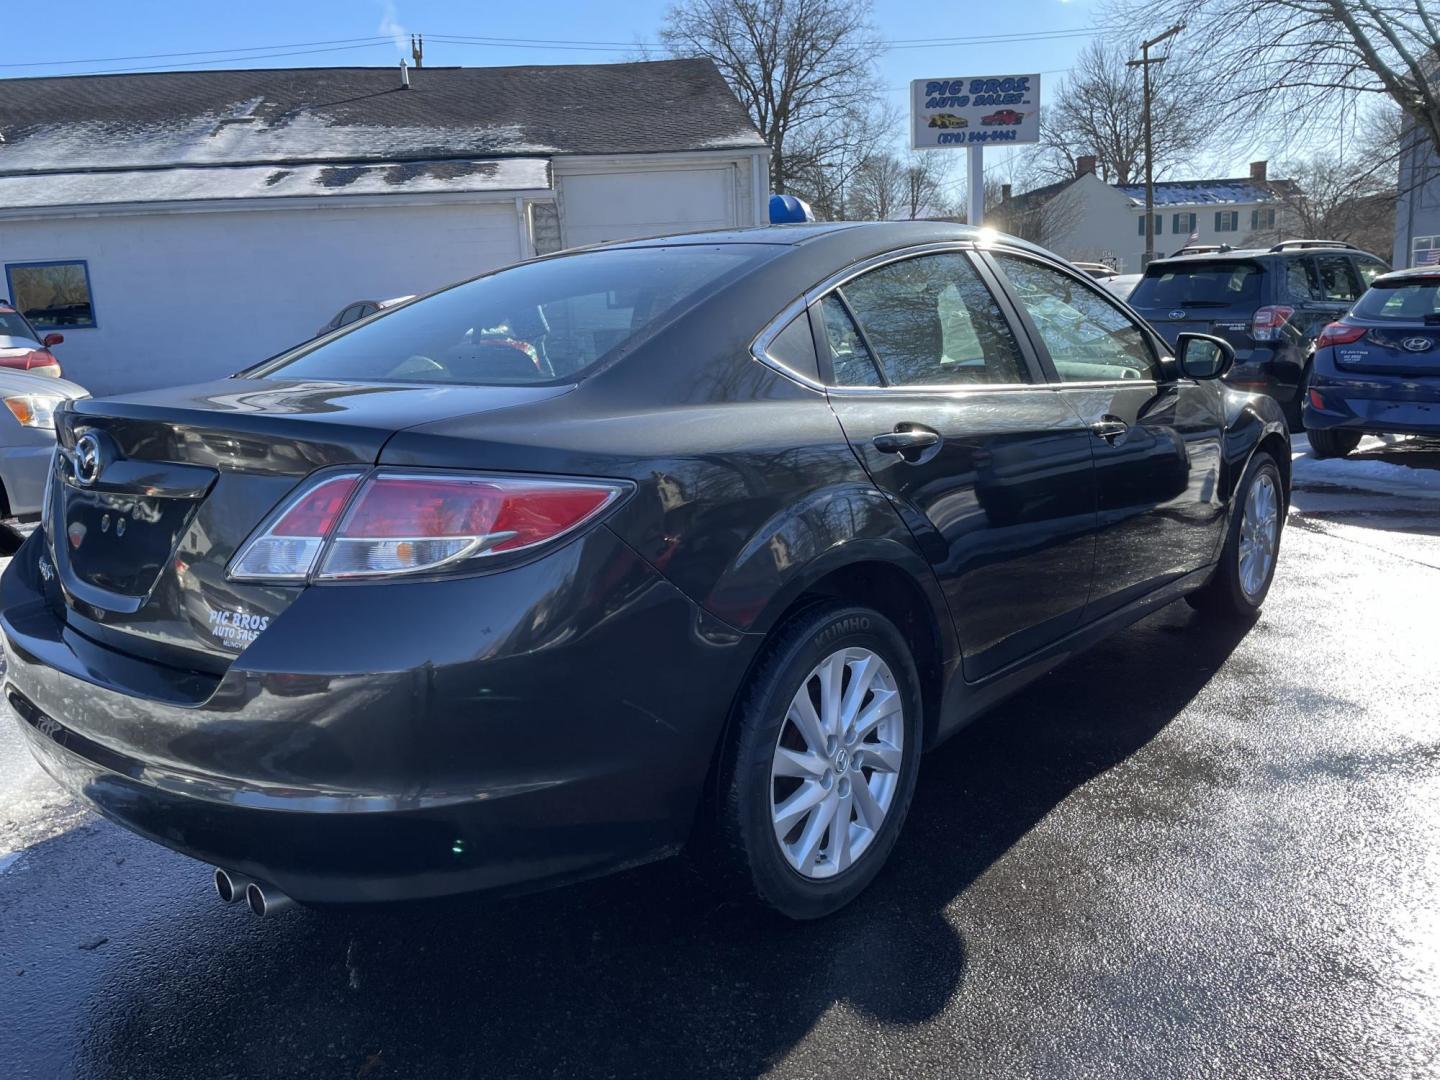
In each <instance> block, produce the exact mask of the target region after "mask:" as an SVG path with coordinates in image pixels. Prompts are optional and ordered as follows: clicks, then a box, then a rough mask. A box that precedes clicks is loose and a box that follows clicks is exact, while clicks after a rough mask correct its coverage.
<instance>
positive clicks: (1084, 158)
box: [1075, 154, 1095, 180]
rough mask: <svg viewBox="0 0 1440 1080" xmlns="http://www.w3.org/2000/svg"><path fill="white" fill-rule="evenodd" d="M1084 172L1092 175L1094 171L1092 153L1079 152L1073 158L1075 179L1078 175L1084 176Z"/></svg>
mask: <svg viewBox="0 0 1440 1080" xmlns="http://www.w3.org/2000/svg"><path fill="white" fill-rule="evenodd" d="M1086 173H1089V174H1090V175H1092V176H1093V175H1094V173H1095V155H1094V154H1081V155H1080V156H1079V157H1078V158H1076V159H1075V179H1077V180H1078V179H1080V177H1082V176H1084V175H1085V174H1086Z"/></svg>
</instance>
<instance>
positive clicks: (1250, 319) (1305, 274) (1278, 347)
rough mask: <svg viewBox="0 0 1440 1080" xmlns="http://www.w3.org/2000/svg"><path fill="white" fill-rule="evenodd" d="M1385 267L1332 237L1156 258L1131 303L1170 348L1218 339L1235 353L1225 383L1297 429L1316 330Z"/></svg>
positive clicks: (1336, 315) (1352, 300)
mask: <svg viewBox="0 0 1440 1080" xmlns="http://www.w3.org/2000/svg"><path fill="white" fill-rule="evenodd" d="M1387 270H1389V267H1388V266H1387V265H1386V264H1385V263H1384V262H1382V261H1381V260H1380V259H1378V258H1376V257H1375V256H1374V255H1370V254H1368V253H1367V252H1364V251H1361V250H1360V249H1359V248H1356V247H1355V246H1353V245H1351V244H1343V243H1340V242H1338V241H1329V240H1286V241H1284V242H1283V243H1279V244H1276V245H1275V246H1274V247H1271V248H1232V249H1225V248H1221V249H1220V250H1218V251H1207V252H1204V253H1199V254H1193V255H1177V256H1175V257H1173V258H1169V259H1156V260H1155V261H1154V262H1152V263H1151V264H1150V265H1149V267H1147V268H1146V270H1145V276H1144V277H1143V278H1141V279H1140V282H1139V284H1138V285H1136V286H1135V291H1134V292H1132V293H1131V294H1130V306H1131V307H1133V308H1134V309H1135V310H1136V311H1138V312H1140V314H1142V315H1144V316H1145V318H1146V319H1147V320H1148V321H1149V322H1150V324H1151V325H1152V326H1154V327H1155V329H1156V330H1158V331H1160V333H1161V335H1163V336H1164V338H1165V340H1166V341H1168V342H1169V343H1170V344H1171V345H1173V344H1174V343H1175V339H1176V336H1177V335H1179V334H1181V333H1183V332H1185V331H1187V330H1188V331H1198V332H1200V333H1205V334H1214V335H1216V336H1217V337H1223V338H1225V339H1226V340H1227V341H1229V342H1230V344H1231V345H1233V346H1234V347H1235V366H1234V368H1232V369H1231V371H1230V374H1229V375H1228V376H1226V380H1225V381H1226V382H1227V383H1229V384H1230V385H1231V386H1234V387H1237V388H1240V389H1245V390H1258V391H1260V392H1261V393H1265V394H1269V395H1270V396H1271V397H1273V398H1275V399H1276V400H1277V401H1279V402H1280V404H1281V406H1282V407H1283V408H1284V410H1285V416H1286V419H1287V420H1289V422H1290V426H1291V427H1292V428H1295V429H1298V428H1299V427H1300V424H1301V416H1300V410H1301V405H1302V404H1303V402H1302V400H1301V399H1302V396H1303V395H1302V393H1301V388H1302V387H1303V386H1304V385H1305V381H1306V378H1307V377H1308V365H1309V362H1310V357H1311V355H1312V354H1313V353H1314V351H1315V339H1316V338H1317V337H1319V335H1320V330H1321V328H1322V327H1324V326H1325V325H1326V324H1327V323H1330V322H1333V321H1335V320H1336V319H1338V318H1340V316H1342V315H1344V314H1345V312H1347V311H1349V310H1350V305H1351V304H1353V303H1355V301H1356V300H1358V299H1359V298H1360V294H1361V293H1363V292H1364V291H1365V290H1366V289H1367V288H1368V287H1369V285H1370V283H1371V282H1372V281H1374V280H1375V278H1376V277H1378V276H1379V275H1380V274H1383V273H1385V272H1386V271H1387Z"/></svg>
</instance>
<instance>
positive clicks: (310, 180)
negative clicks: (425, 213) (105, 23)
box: [0, 158, 551, 208]
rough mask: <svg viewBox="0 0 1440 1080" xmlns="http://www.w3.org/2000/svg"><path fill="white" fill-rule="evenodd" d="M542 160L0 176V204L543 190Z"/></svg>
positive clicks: (545, 168) (545, 163)
mask: <svg viewBox="0 0 1440 1080" xmlns="http://www.w3.org/2000/svg"><path fill="white" fill-rule="evenodd" d="M550 186H551V184H550V162H549V159H547V158H493V159H474V160H468V161H422V162H413V161H407V162H377V163H366V164H351V163H341V164H330V165H293V166H287V165H246V166H221V167H203V168H193V167H192V168H169V169H139V170H131V171H124V172H77V173H66V174H60V175H48V176H0V206H3V207H7V208H22V207H51V206H57V207H58V206H94V205H105V204H107V203H110V204H113V203H132V202H146V203H150V202H155V203H162V202H188V201H195V200H204V199H264V198H284V197H287V196H297V195H391V194H402V193H403V194H416V193H434V192H484V191H522V190H523V191H529V190H535V189H548V188H549V187H550Z"/></svg>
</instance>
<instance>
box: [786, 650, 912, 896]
mask: <svg viewBox="0 0 1440 1080" xmlns="http://www.w3.org/2000/svg"><path fill="white" fill-rule="evenodd" d="M904 755H905V715H904V705H903V702H902V701H901V696H900V692H899V689H898V688H897V686H896V683H895V676H894V673H893V672H891V670H890V667H889V665H888V664H886V663H885V661H884V660H883V659H882V658H881V657H880V656H879V655H878V654H877V653H874V652H872V651H871V650H869V649H865V648H858V647H854V648H847V649H841V650H838V651H837V652H833V653H831V654H830V655H829V656H827V657H825V659H823V660H821V661H820V663H818V664H817V665H815V667H814V668H813V669H812V670H811V672H810V674H809V675H807V676H806V677H805V680H804V681H803V682H802V683H801V684H800V688H799V689H798V690H797V691H796V692H795V696H794V697H793V698H792V699H791V701H790V706H789V708H788V709H787V710H786V713H785V720H784V722H783V723H782V724H781V725H780V734H779V737H778V738H777V739H776V742H775V752H774V756H773V758H772V761H771V767H770V780H771V783H770V792H771V795H770V798H771V803H770V814H771V823H772V825H773V827H774V830H775V839H776V841H777V842H778V843H779V845H780V851H781V853H782V854H783V855H784V857H785V861H786V862H787V863H789V865H790V867H791V869H793V870H795V871H796V872H797V873H799V874H801V875H803V876H804V877H807V878H812V879H820V878H828V877H834V876H835V875H836V874H839V873H842V872H843V871H845V870H847V869H848V868H849V867H851V866H853V865H854V864H855V862H856V861H857V860H858V859H860V858H861V857H863V856H864V854H865V852H866V851H867V850H868V849H869V847H870V846H871V844H873V843H874V841H875V837H876V835H877V834H878V833H879V831H880V827H881V825H882V824H883V823H884V821H885V817H886V815H887V814H888V813H889V812H890V808H891V805H892V804H893V803H894V801H895V794H896V792H897V791H898V790H899V787H900V769H901V765H902V763H903V761H904Z"/></svg>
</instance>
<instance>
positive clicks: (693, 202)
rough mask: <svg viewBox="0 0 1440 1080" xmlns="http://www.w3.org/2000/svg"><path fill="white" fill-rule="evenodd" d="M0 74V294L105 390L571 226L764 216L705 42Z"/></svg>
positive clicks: (470, 268)
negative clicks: (411, 58)
mask: <svg viewBox="0 0 1440 1080" xmlns="http://www.w3.org/2000/svg"><path fill="white" fill-rule="evenodd" d="M408 81H409V85H408V86H405V85H403V82H402V76H401V72H400V70H399V69H398V68H301V69H271V70H254V71H204V72H176V73H165V74H141V75H104V76H87V77H77V78H43V79H12V80H3V81H0V140H3V141H0V264H3V268H4V276H3V278H0V297H9V298H10V299H11V300H12V301H13V302H14V303H15V304H16V305H17V306H19V307H20V308H21V309H22V310H25V311H26V312H27V314H28V315H29V316H30V318H31V320H32V321H33V322H35V323H36V325H37V329H39V330H40V331H41V332H42V333H45V332H49V331H57V332H60V333H63V334H64V335H65V342H64V344H63V345H60V346H58V347H57V348H56V353H57V355H58V356H59V358H60V361H61V364H62V366H63V368H64V371H65V375H66V376H67V377H68V378H73V379H74V380H76V381H77V382H80V383H82V384H83V385H85V386H88V387H89V388H90V389H91V390H92V391H95V392H97V393H105V392H110V391H116V390H125V389H137V388H143V387H149V386H156V385H164V384H167V383H176V382H189V381H194V380H200V379H206V378H213V377H217V376H222V375H226V374H229V373H230V372H232V371H235V370H237V369H238V368H241V367H244V366H246V365H248V364H250V363H253V362H255V361H257V360H260V359H263V358H264V357H266V356H268V355H271V354H273V353H275V352H277V351H279V350H281V349H284V348H285V347H287V346H289V345H292V344H294V343H296V342H298V341H301V340H304V339H306V338H308V337H310V336H311V335H313V334H314V333H315V332H316V331H317V330H318V329H319V328H320V327H321V326H322V325H323V324H324V323H325V322H326V321H327V320H329V319H330V318H331V317H332V316H334V315H335V314H336V312H337V311H339V310H340V309H341V308H342V307H344V306H345V305H347V304H350V303H351V302H353V301H356V300H365V299H371V300H380V299H385V298H388V297H393V296H400V295H404V294H408V293H417V292H424V291H427V290H430V289H434V288H437V287H439V286H441V285H445V284H447V283H449V282H453V281H457V280H461V279H464V278H468V277H473V276H474V275H476V274H479V273H481V272H483V271H485V270H489V269H492V268H494V267H497V266H501V265H504V264H507V263H511V262H514V261H516V260H518V259H524V258H527V257H530V256H532V255H535V254H537V253H538V254H543V253H546V252H549V251H553V250H557V249H559V248H561V247H573V246H577V245H582V244H592V243H598V242H600V241H604V240H613V239H623V238H627V237H635V236H644V235H656V234H661V233H666V232H674V231H678V230H689V229H703V228H710V227H728V226H737V225H751V224H760V223H763V222H765V221H766V220H767V219H768V205H767V192H768V178H767V168H768V160H767V159H768V151H767V149H766V147H765V144H764V141H763V140H762V139H761V137H760V135H759V134H758V133H757V132H756V130H755V128H754V127H753V126H752V125H751V123H750V121H749V119H748V118H747V116H746V114H745V111H744V109H743V108H742V107H741V105H740V103H739V102H738V101H737V100H736V99H735V97H734V96H733V95H732V94H731V93H730V91H729V89H728V88H727V87H726V85H725V83H724V80H723V79H721V77H720V75H719V73H718V72H717V71H716V70H715V67H714V66H713V65H712V64H711V63H710V62H709V61H707V60H665V61H657V62H651V63H634V64H600V65H586V66H564V67H518V68H420V69H414V70H412V71H410V72H409V80H408Z"/></svg>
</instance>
